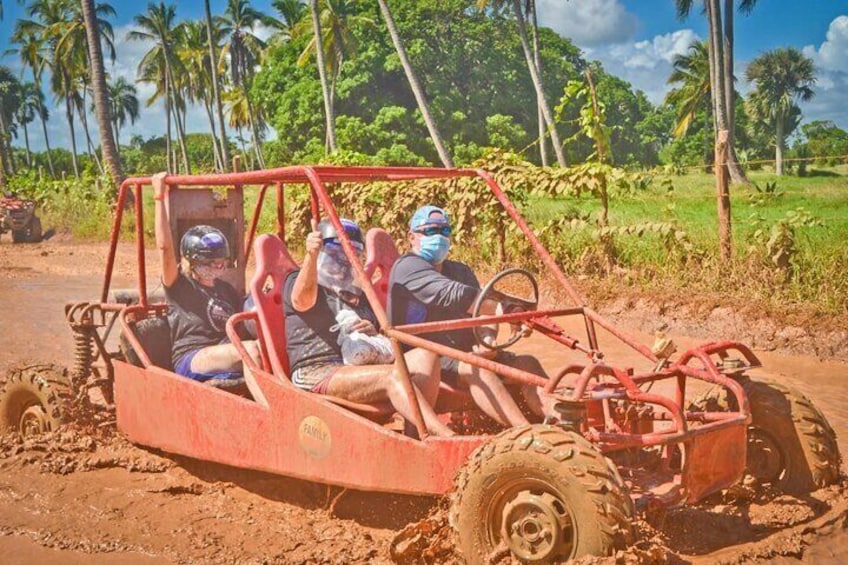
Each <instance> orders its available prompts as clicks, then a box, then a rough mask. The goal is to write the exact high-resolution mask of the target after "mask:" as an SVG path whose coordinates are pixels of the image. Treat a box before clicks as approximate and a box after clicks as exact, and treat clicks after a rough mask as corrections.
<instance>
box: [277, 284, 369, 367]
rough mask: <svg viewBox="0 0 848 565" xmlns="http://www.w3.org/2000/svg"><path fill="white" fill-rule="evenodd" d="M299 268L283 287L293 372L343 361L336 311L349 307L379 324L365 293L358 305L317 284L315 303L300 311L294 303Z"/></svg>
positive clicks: (288, 346) (290, 363)
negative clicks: (293, 294)
mask: <svg viewBox="0 0 848 565" xmlns="http://www.w3.org/2000/svg"><path fill="white" fill-rule="evenodd" d="M299 272H300V271H299V270H297V271H293V272H292V273H290V274H289V276H288V277H287V278H286V282H285V286H284V287H283V308H284V312H285V315H286V351H287V353H288V356H289V365H290V367H291V370H292V371H295V370H297V369H302V368H304V367H310V366H313V365H324V364H341V363H342V351H341V347H340V346H339V344H338V338H339V334H338V332H332V331H330V328H331V327H332V326H334V325H335V324H336V314H337V313H338V312H339V310H341V309H342V308H347V309H350V310H353V311H355V312H356V313H357V314H359V317H360V318H362V319H363V320H369V321H371V323H372V324H374V327H377V320H376V317H375V316H374V312H373V311H372V310H371V306H370V305H369V304H368V301H367V300H366V299H365V297H364V296H362V297H361V299H360V300H359V303H358V304H357V305H351V304H348V303H346V302H343V301H342V300H341V298H339V297H338V296H336V294H335V293H333V292H331V291H329V290H327V289H325V288H324V287H322V286H319V287H318V298H317V299H316V300H315V305H314V306H313V307H312V308H310V309H309V310H307V311H306V312H298V311H297V310H295V309H294V306H292V290H293V288H294V281H295V279H296V278H297V274H298V273H299Z"/></svg>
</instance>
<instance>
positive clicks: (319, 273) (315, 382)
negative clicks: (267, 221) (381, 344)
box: [283, 219, 453, 436]
mask: <svg viewBox="0 0 848 565" xmlns="http://www.w3.org/2000/svg"><path fill="white" fill-rule="evenodd" d="M341 223H342V226H343V227H344V230H345V233H346V235H347V237H348V239H349V240H350V242H351V244H352V246H353V247H354V249H355V250H356V251H357V252H358V253H359V254H360V260H361V256H362V254H364V251H365V240H364V238H363V237H362V231H361V230H360V229H359V226H358V225H357V224H356V223H355V222H353V221H351V220H347V219H342V220H341ZM283 296H284V300H283V303H284V309H285V316H286V342H287V351H288V356H289V363H290V365H291V369H292V382H293V383H294V384H295V385H296V386H298V387H300V388H301V389H303V390H308V391H311V392H314V393H318V394H327V395H330V396H335V397H339V398H343V399H345V400H349V401H352V402H358V403H366V404H368V403H376V402H383V401H389V402H390V403H391V405H392V406H393V407H394V409H395V410H397V412H398V413H400V414H401V416H403V417H404V418H405V419H406V420H407V422H412V421H414V417H413V413H412V407H411V405H410V399H409V397H408V396H407V394H406V391H405V390H404V388H403V386H402V384H401V382H400V380H399V379H398V378H397V374H396V368H395V366H394V365H392V364H389V361H390V358H384V359H382V362H381V363H378V364H374V363H368V364H351V362H350V360H349V359H346V355H345V353H346V352H343V349H344V348H343V345H342V344H343V343H344V338H345V336H344V335H343V336H342V337H343V339H342V340H340V339H339V332H342V331H344V332H347V333H348V334H362V335H365V336H376V333H377V330H376V317H375V315H374V312H373V310H372V309H371V306H370V305H369V304H368V301H367V299H366V298H365V297H364V296H363V295H362V288H361V286H360V283H359V281H358V280H357V278H356V274H355V271H354V269H353V267H352V265H351V264H350V261H349V259H348V257H347V256H346V255H345V253H344V250H343V248H342V246H341V243H340V241H339V237H338V233H337V232H336V228H335V227H334V226H333V225H332V223H331V222H330V221H329V220H323V221H321V222H320V223H316V222H315V220H312V231H311V232H310V233H309V235H307V237H306V256H305V257H304V259H303V263H302V265H301V268H300V269H299V270H296V271H294V272H292V273H291V274H290V275H289V276H288V278H287V279H286V281H285V286H284V290H283ZM345 319H347V320H348V321H351V322H349V323H347V324H345V323H344V322H343V320H345ZM343 325H346V326H347V327H346V328H342V327H341V326H343ZM379 337H382V336H379ZM340 342H342V343H340ZM360 342H367V339H360ZM404 358H405V361H406V364H407V367H408V369H409V376H410V379H411V381H412V386H413V389H414V391H415V394H416V396H417V397H418V404H419V406H420V408H421V414H422V416H423V418H424V423H425V425H426V427H427V429H428V430H429V431H430V433H432V434H435V435H440V436H449V435H453V432H452V431H451V430H450V428H448V427H447V426H445V425H444V424H443V423H442V422H440V421H439V419H438V417H437V416H436V413H435V411H434V410H433V404H434V403H435V400H436V396H437V395H438V391H439V363H438V356H437V355H436V354H435V353H433V352H430V351H426V350H423V349H412V350H410V351H408V352H407V353H406V354H405V356H404ZM346 361H348V362H346Z"/></svg>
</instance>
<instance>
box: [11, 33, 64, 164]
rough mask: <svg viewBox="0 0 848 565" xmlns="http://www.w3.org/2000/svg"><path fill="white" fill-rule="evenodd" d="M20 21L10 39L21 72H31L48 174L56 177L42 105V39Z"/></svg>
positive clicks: (44, 65)
mask: <svg viewBox="0 0 848 565" xmlns="http://www.w3.org/2000/svg"><path fill="white" fill-rule="evenodd" d="M20 24H21V22H20V21H18V25H16V26H15V31H14V33H12V41H13V42H15V43H17V44H18V45H19V47H18V48H17V49H16V51H17V53H18V55H19V57H20V59H21V64H22V69H21V74H22V76H23V72H24V70H25V69H27V68H29V69H30V72H32V81H33V84H34V86H35V90H36V91H38V93H39V95H38V104H39V108H38V116H39V118H41V130H42V133H43V134H44V144H45V146H46V147H47V165H48V167H49V169H50V175H51V176H52V177H53V178H56V171H55V169H54V168H53V157H52V155H51V153H50V136H48V135H47V120H48V118H49V117H50V114H49V113H48V112H47V109H46V108H45V107H44V93H43V92H42V90H41V75H42V73H43V72H44V68H45V67H46V66H47V64H48V63H47V60H46V59H45V57H44V41H43V40H42V39H41V38H40V37H39V35H38V34H36V33H34V32H32V31H23V30H21V29H20Z"/></svg>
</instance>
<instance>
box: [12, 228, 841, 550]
mask: <svg viewBox="0 0 848 565" xmlns="http://www.w3.org/2000/svg"><path fill="white" fill-rule="evenodd" d="M105 254H106V246H105V245H103V244H79V243H74V242H70V241H63V240H62V239H61V238H58V237H57V238H54V239H52V240H50V241H48V242H43V243H40V244H36V245H27V246H23V245H15V246H13V245H11V244H10V243H9V242H8V240H7V239H4V240H2V241H0V375H2V374H3V373H5V371H7V370H8V369H9V368H10V367H13V366H16V365H19V364H22V363H26V362H52V363H58V364H61V365H65V366H69V365H70V364H71V363H72V361H73V359H72V341H71V333H70V331H69V330H68V328H67V327H66V325H65V323H64V320H63V305H64V304H65V303H66V302H68V301H71V300H85V299H89V300H93V299H96V298H97V297H98V296H99V294H100V279H99V277H100V275H101V272H102V268H103V264H104V262H105ZM148 257H149V265H150V266H151V269H150V274H149V280H150V282H151V284H150V286H151V287H152V286H155V284H153V283H154V281H155V280H156V273H155V265H156V261H155V256H154V255H153V254H152V253H149V254H148ZM134 262H135V261H134V255H133V251H132V249H131V248H129V247H128V246H124V245H122V246H120V248H119V254H118V262H117V272H116V277H115V282H114V285H113V286H116V287H126V286H130V285H131V284H132V281H133V279H132V276H133V274H134V271H133V269H134ZM633 333H635V334H638V332H636V331H634V332H633ZM643 337H644V338H645V340H646V341H648V338H647V336H643ZM676 337H677V339H678V340H679V342H680V343H681V345H684V346H685V345H687V344H689V343H691V342H694V341H695V340H692V339H691V338H687V337H686V336H676ZM528 347H530V349H531V350H533V349H534V348H537V350H536V351H535V352H536V353H539V354H540V355H541V357H542V358H543V360H545V353H546V352H545V351H544V350H543V349H542V348H541V347H539V346H536V345H534V344H533V343H531V344H529V345H528ZM758 353H760V352H758ZM761 356H762V358H763V360H764V363H765V365H766V367H767V368H768V372H769V373H770V374H771V375H772V376H774V377H777V378H779V379H781V380H783V381H785V382H786V383H788V384H790V385H792V386H795V387H796V388H798V389H800V390H801V391H802V392H803V393H804V394H806V395H808V396H809V397H810V398H811V399H812V400H813V401H814V402H815V403H816V404H817V405H818V406H819V407H820V408H821V409H822V411H823V412H824V413H825V415H826V416H827V417H828V419H829V420H830V422H831V424H832V425H833V427H834V428H835V429H836V432H837V434H838V436H839V443H840V449H841V451H842V453H848V413H846V411H845V407H846V406H848V386H846V385H848V364H846V363H843V362H838V361H833V360H818V359H815V358H812V357H804V356H797V355H793V356H789V355H781V354H778V353H762V354H761ZM0 442H2V443H0V563H4V564H8V563H63V564H64V563H119V564H124V563H127V564H136V563H188V562H204V563H205V562H210V563H364V562H388V561H389V560H390V558H389V545H390V543H391V540H392V538H393V537H394V536H395V535H396V534H397V532H398V531H400V530H401V529H402V528H404V526H406V525H407V524H409V523H410V522H414V521H416V520H419V519H421V518H423V517H424V516H426V515H427V513H428V512H429V511H430V510H431V509H432V507H433V505H434V502H435V501H433V500H428V499H420V498H413V497H401V496H389V495H375V494H365V493H357V492H346V493H345V494H343V495H342V496H341V497H340V498H338V500H337V502H336V503H335V504H334V505H332V508H331V504H330V502H331V501H332V500H333V499H335V498H336V495H337V494H339V492H340V491H339V489H329V488H327V487H325V486H321V485H316V484H311V483H306V482H302V481H296V480H291V479H287V478H281V477H276V476H271V475H266V474H262V473H254V472H246V471H240V470H235V469H231V468H227V467H222V466H217V465H209V464H204V463H201V462H197V461H192V460H187V459H184V458H178V457H170V456H165V455H163V454H158V453H153V452H150V451H147V450H144V449H141V448H138V447H135V446H133V445H131V444H129V443H127V442H126V441H124V440H122V439H121V438H120V436H116V435H114V434H111V433H108V432H105V431H104V433H102V434H96V433H81V432H78V431H74V430H69V431H63V432H60V433H58V434H53V435H50V436H46V437H43V438H38V439H35V440H28V441H26V442H22V441H21V440H20V439H18V438H16V437H14V436H6V437H3V438H2V439H0ZM846 527H848V501H846V491H845V490H843V488H842V487H832V488H829V489H824V490H822V491H819V492H817V493H814V495H812V496H810V497H807V498H805V499H804V500H798V499H794V498H791V497H786V496H776V495H774V494H772V493H758V494H752V493H745V492H742V493H735V494H734V495H733V496H729V495H728V496H725V497H724V498H721V497H719V498H717V499H716V500H713V501H711V504H705V505H701V506H698V507H695V508H687V509H682V510H678V511H674V512H669V513H668V514H666V515H664V516H652V517H650V520H649V521H647V522H643V523H641V524H640V533H641V541H640V542H639V543H638V544H637V547H636V549H634V550H631V552H629V553H628V556H629V558H630V559H631V560H633V562H643V563H647V562H677V563H679V562H696V563H717V562H723V563H742V562H778V563H797V562H809V563H813V562H815V563H827V562H832V563H845V562H848V534H846V529H845V528H846ZM624 558H625V557H624V556H620V559H622V560H623V559H624ZM451 559H452V558H451V557H450V556H449V554H447V553H442V554H441V556H440V557H439V558H438V559H437V560H438V561H446V560H447V561H450V560H451Z"/></svg>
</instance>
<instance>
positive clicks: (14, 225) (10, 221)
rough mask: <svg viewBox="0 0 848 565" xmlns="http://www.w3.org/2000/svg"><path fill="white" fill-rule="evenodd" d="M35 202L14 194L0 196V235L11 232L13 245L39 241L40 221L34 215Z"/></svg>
mask: <svg viewBox="0 0 848 565" xmlns="http://www.w3.org/2000/svg"><path fill="white" fill-rule="evenodd" d="M35 205H36V204H35V200H29V199H26V198H19V197H17V196H16V195H14V194H5V195H3V196H0V235H3V234H4V233H6V232H12V242H13V243H37V242H39V241H41V235H42V234H41V219H39V217H38V216H36V215H35Z"/></svg>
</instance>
